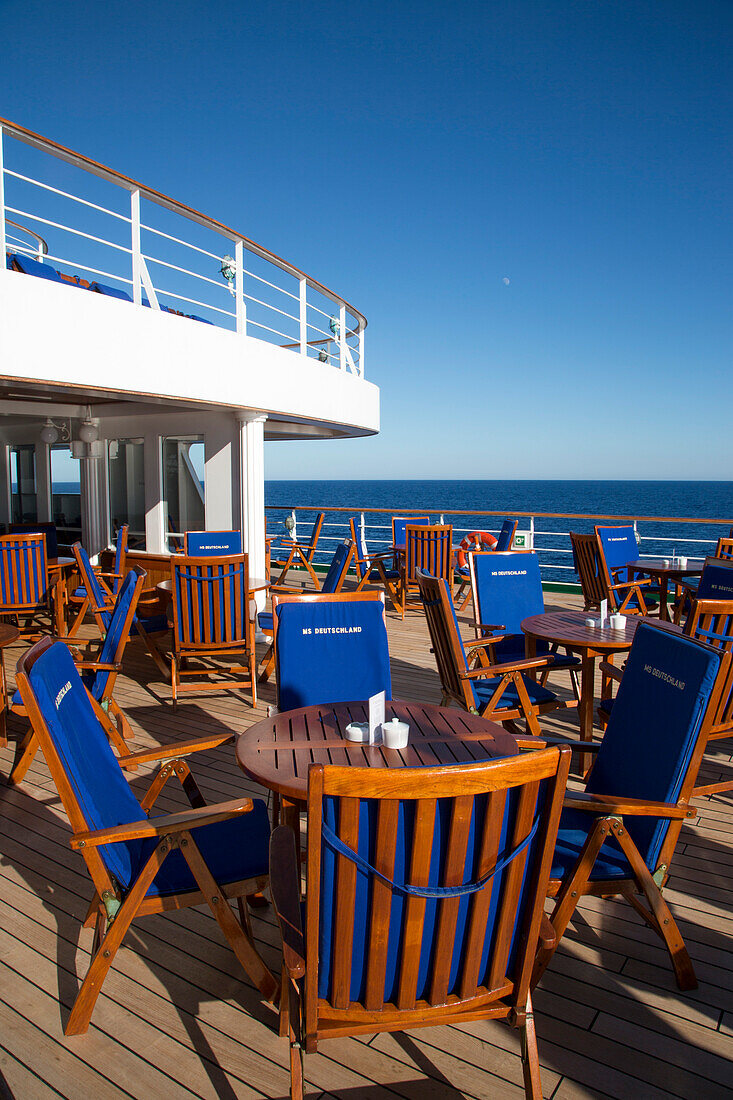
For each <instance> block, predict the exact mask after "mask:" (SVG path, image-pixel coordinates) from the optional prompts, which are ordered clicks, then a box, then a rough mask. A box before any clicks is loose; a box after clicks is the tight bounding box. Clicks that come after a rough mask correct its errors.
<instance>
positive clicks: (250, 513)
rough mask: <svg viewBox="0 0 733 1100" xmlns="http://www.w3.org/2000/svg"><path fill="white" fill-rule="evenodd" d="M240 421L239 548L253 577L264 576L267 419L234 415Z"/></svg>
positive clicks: (261, 601) (259, 597) (259, 598)
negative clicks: (246, 558) (247, 560)
mask: <svg viewBox="0 0 733 1100" xmlns="http://www.w3.org/2000/svg"><path fill="white" fill-rule="evenodd" d="M237 420H238V421H239V463H240V474H239V484H240V492H241V500H242V505H241V511H240V522H241V530H242V549H243V550H244V551H245V553H246V554H247V556H248V559H249V563H248V564H249V572H250V575H251V576H253V577H264V575H265V421H266V420H267V417H266V416H258V415H254V416H253V415H249V416H248V415H247V414H246V413H241V414H239V415H238V416H237ZM255 601H256V603H257V608H258V610H260V611H261V610H262V608H263V607H264V606H265V593H264V592H258V593H257V594H256V596H255Z"/></svg>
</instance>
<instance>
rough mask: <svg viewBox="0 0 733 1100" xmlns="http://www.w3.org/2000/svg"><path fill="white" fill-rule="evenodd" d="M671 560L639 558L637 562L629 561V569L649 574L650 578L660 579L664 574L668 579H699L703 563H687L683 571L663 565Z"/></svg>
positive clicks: (677, 566)
mask: <svg viewBox="0 0 733 1100" xmlns="http://www.w3.org/2000/svg"><path fill="white" fill-rule="evenodd" d="M666 560H670V562H671V559H665V558H640V559H639V561H630V562H629V566H628V567H629V569H634V570H635V571H636V572H637V573H649V574H651V575H652V576H656V577H661V576H664V575H665V574H666V575H667V576H670V577H699V576H700V574H701V573H702V570H703V564H704V563H703V562H699V563H696V564H695V565H690V564H689V563H688V564H687V565H686V566H685V568H684V569H682V568H680V566H679V565H672V564H669V565H665V564H664V563H665V561H666Z"/></svg>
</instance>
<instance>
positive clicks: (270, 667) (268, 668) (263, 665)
mask: <svg viewBox="0 0 733 1100" xmlns="http://www.w3.org/2000/svg"><path fill="white" fill-rule="evenodd" d="M274 670H275V650H274V648H273V645H272V642H270V644H269V646H268V647H267V652H266V653H265V655H264V657H263V658H262V660H261V661H260V675H259V682H260V683H261V684H266V683H267V681H268V680H269V679H270V677H271V676H272V673H273V672H274Z"/></svg>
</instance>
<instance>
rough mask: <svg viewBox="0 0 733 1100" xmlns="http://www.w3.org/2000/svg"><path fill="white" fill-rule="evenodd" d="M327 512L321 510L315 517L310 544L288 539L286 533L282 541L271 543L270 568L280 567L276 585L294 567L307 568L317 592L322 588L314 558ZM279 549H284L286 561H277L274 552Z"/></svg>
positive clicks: (281, 581) (282, 580) (280, 582)
mask: <svg viewBox="0 0 733 1100" xmlns="http://www.w3.org/2000/svg"><path fill="white" fill-rule="evenodd" d="M325 515H326V513H325V512H319V513H318V515H317V516H316V518H315V521H314V523H313V526H312V528H311V537H310V541H309V542H308V545H307V546H306V545H303V544H302V543H299V542H294V541H293V540H292V539H288V538H287V537H285V536H284V535H283V536H281V538H280V541H279V542H277V541H273V542H272V543H271V544H270V569H271V570H272V569H279V570H280V573H279V574H278V576H277V577H276V578H275V581H274V582H273V583H274V584H276V585H280V584H282V583H283V582H284V580H285V578H286V576H287V575H288V573H289V571H290V570H291V569H293V568H300V569H302V568H305V569H307V570H308V573H309V574H310V578H311V580H312V581H313V585H314V587H315V590H316V592H318V591H319V589H320V587H321V586H320V582H319V580H318V575H317V574H316V571H315V569H314V568H313V558H314V556H315V553H316V549H317V547H318V540H319V538H320V537H321V528H322V527H323V520H324V518H325ZM279 550H283V551H284V552H285V554H286V555H287V557H286V558H285V560H284V561H277V560H275V559H274V558H273V556H272V555H273V553H277V552H278V551H279Z"/></svg>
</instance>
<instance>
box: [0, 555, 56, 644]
mask: <svg viewBox="0 0 733 1100" xmlns="http://www.w3.org/2000/svg"><path fill="white" fill-rule="evenodd" d="M53 591H54V586H53V583H52V582H51V581H50V579H49V574H48V556H47V554H46V536H45V535H44V534H42V533H36V534H17V535H2V536H0V617H2V618H3V619H5V618H8V617H10V618H12V619H14V620H15V621H16V623H17V624H18V628H19V629H20V632H21V633H20V636H21V638H23V639H26V640H29V639H31V638H36V639H37V638H38V637H39V632H40V633H42V632H44V631H46V630H47V629H48V624H47V620H46V616H50V615H51V613H52V600H53ZM39 616H42V617H43V618H42V621H41V623H39V622H37V621H36V620H37V619H38V617H39Z"/></svg>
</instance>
